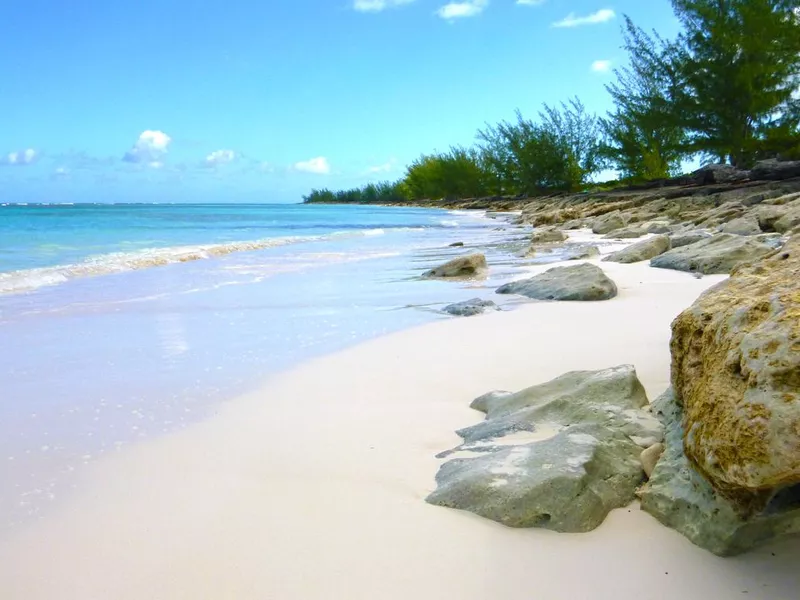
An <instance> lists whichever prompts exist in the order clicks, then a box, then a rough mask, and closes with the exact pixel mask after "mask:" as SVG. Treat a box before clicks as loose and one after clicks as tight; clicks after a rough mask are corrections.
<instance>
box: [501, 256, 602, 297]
mask: <svg viewBox="0 0 800 600" xmlns="http://www.w3.org/2000/svg"><path fill="white" fill-rule="evenodd" d="M497 293H498V294H519V295H521V296H527V297H528V298H533V299H534V300H573V301H596V300H609V299H611V298H613V297H614V296H616V295H617V286H616V284H615V283H614V282H613V281H611V279H609V278H608V277H607V276H606V274H605V273H604V272H603V270H602V269H600V268H599V267H596V266H595V265H592V264H589V263H581V264H579V265H574V266H568V267H555V268H553V269H550V270H549V271H545V272H544V273H542V274H541V275H537V276H536V277H532V278H530V279H523V280H521V281H513V282H511V283H507V284H506V285H504V286H501V287H499V288H498V289H497Z"/></svg>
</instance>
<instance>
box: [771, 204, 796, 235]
mask: <svg viewBox="0 0 800 600" xmlns="http://www.w3.org/2000/svg"><path fill="white" fill-rule="evenodd" d="M798 225H800V208H795V209H792V210H789V211H787V212H786V214H784V215H782V216H781V217H780V218H778V219H777V220H776V221H775V222H774V223H773V224H772V228H773V229H774V230H775V231H777V232H778V233H786V232H787V231H791V230H792V229H794V228H795V227H797V226H798Z"/></svg>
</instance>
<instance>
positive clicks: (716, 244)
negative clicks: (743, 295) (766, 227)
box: [650, 233, 775, 275]
mask: <svg viewBox="0 0 800 600" xmlns="http://www.w3.org/2000/svg"><path fill="white" fill-rule="evenodd" d="M774 239H775V238H770V237H769V236H763V235H762V236H750V237H748V236H741V235H733V234H729V233H720V234H718V235H715V236H712V237H710V238H708V239H705V240H701V241H699V242H695V243H694V244H689V245H688V246H681V247H679V248H674V249H673V250H670V251H669V252H665V253H664V254H662V255H660V256H657V257H655V258H654V259H653V260H652V261H650V264H651V265H652V266H654V267H658V268H661V269H675V270H678V271H690V272H696V273H703V274H704V275H711V274H714V273H730V272H731V270H732V269H733V268H734V267H735V266H736V265H738V264H740V263H743V262H749V261H753V260H756V259H759V258H761V257H763V256H766V255H767V254H769V253H771V252H772V251H773V250H774V249H775V242H774Z"/></svg>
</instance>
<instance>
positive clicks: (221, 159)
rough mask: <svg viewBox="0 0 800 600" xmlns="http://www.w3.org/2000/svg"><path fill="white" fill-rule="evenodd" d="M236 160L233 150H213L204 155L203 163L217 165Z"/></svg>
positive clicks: (210, 165)
mask: <svg viewBox="0 0 800 600" xmlns="http://www.w3.org/2000/svg"><path fill="white" fill-rule="evenodd" d="M234 160H236V153H235V152H234V151H233V150H215V151H214V152H212V153H211V154H209V155H208V156H206V159H205V161H203V164H204V165H205V166H207V167H217V166H219V165H226V164H228V163H231V162H233V161H234Z"/></svg>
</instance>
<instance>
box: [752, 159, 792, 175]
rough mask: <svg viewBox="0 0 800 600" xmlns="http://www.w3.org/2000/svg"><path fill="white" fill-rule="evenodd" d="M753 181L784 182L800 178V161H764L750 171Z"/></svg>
mask: <svg viewBox="0 0 800 600" xmlns="http://www.w3.org/2000/svg"><path fill="white" fill-rule="evenodd" d="M750 173H751V177H752V178H753V179H766V180H782V179H792V178H794V177H800V161H797V160H795V161H788V160H787V161H778V160H775V159H771V160H762V161H760V162H757V163H756V166H755V167H753V169H752V170H751V171H750Z"/></svg>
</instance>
